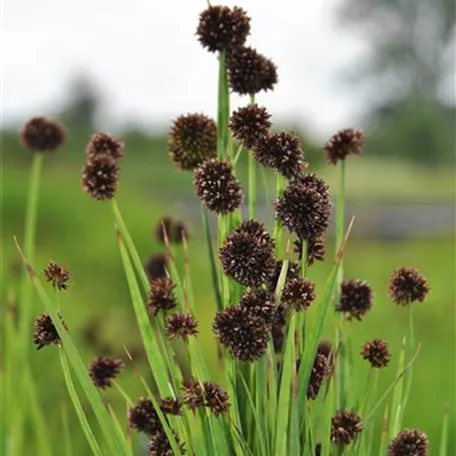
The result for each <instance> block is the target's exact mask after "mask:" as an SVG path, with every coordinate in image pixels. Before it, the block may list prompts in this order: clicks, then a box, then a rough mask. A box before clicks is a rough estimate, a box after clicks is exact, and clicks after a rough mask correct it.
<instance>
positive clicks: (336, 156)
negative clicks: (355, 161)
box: [325, 128, 364, 165]
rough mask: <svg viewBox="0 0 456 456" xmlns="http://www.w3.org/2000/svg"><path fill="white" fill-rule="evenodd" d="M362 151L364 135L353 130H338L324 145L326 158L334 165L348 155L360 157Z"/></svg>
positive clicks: (359, 131)
mask: <svg viewBox="0 0 456 456" xmlns="http://www.w3.org/2000/svg"><path fill="white" fill-rule="evenodd" d="M363 149H364V134H363V132H362V131H361V130H357V129H355V128H346V129H345V130H340V131H339V132H337V133H336V134H335V135H334V136H332V137H331V139H330V140H329V141H328V142H327V143H326V144H325V151H326V158H327V159H328V161H329V163H331V164H333V165H335V164H336V163H337V162H338V161H339V160H345V159H346V158H347V156H348V155H360V154H361V153H362V151H363Z"/></svg>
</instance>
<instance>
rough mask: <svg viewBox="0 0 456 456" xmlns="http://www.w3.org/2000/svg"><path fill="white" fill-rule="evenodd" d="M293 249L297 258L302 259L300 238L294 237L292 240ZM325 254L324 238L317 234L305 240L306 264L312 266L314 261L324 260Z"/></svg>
mask: <svg viewBox="0 0 456 456" xmlns="http://www.w3.org/2000/svg"><path fill="white" fill-rule="evenodd" d="M294 251H295V252H296V253H297V254H298V256H299V259H300V260H302V240H301V239H296V240H295V242H294ZM325 254H326V249H325V238H324V237H323V236H319V237H317V238H314V239H308V240H307V255H306V259H307V266H312V265H313V264H314V263H315V261H324V259H325Z"/></svg>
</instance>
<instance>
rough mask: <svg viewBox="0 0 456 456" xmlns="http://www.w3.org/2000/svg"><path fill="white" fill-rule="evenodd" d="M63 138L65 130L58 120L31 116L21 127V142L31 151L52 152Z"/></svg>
mask: <svg viewBox="0 0 456 456" xmlns="http://www.w3.org/2000/svg"><path fill="white" fill-rule="evenodd" d="M64 139H65V130H64V128H63V127H62V125H60V124H59V123H58V122H56V121H54V120H50V119H46V118H45V117H33V118H32V119H30V120H29V121H28V122H27V123H26V124H25V125H24V127H23V128H22V131H21V142H22V144H23V145H24V146H25V147H27V148H28V149H30V150H31V151H33V152H53V151H55V150H57V149H58V148H59V147H60V145H61V144H62V143H63V140H64Z"/></svg>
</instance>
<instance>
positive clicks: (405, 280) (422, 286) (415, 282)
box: [389, 267, 429, 306]
mask: <svg viewBox="0 0 456 456" xmlns="http://www.w3.org/2000/svg"><path fill="white" fill-rule="evenodd" d="M428 293H429V284H428V281H427V280H426V277H424V275H423V274H421V273H420V271H418V269H416V268H408V267H406V268H401V269H397V270H396V271H393V273H392V274H391V278H390V282H389V295H390V297H391V299H392V300H393V301H394V302H395V303H396V304H399V305H401V306H406V305H408V304H410V303H412V302H414V301H420V302H423V301H424V300H425V299H426V296H427V295H428Z"/></svg>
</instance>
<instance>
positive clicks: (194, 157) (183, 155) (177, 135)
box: [168, 114, 217, 170]
mask: <svg viewBox="0 0 456 456" xmlns="http://www.w3.org/2000/svg"><path fill="white" fill-rule="evenodd" d="M168 154H169V156H170V158H171V160H172V161H173V163H174V164H175V165H176V166H177V167H178V168H181V169H184V170H193V169H194V168H196V167H197V166H199V165H201V163H203V162H204V161H205V160H207V159H209V158H215V157H216V156H217V126H216V125H215V122H214V121H213V120H212V119H211V118H210V117H207V116H205V115H203V114H186V115H182V116H180V117H178V118H177V119H176V120H175V121H174V123H173V126H172V127H171V131H170V133H169V139H168Z"/></svg>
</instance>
